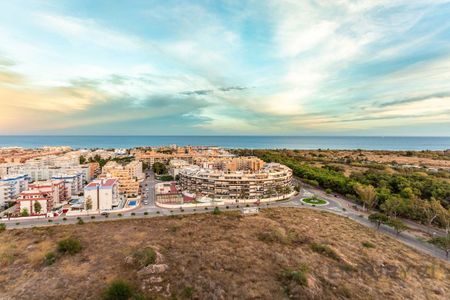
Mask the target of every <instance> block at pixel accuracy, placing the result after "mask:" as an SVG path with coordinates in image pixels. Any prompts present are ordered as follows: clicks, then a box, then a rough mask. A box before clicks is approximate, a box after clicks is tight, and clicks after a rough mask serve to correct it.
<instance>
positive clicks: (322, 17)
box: [0, 0, 450, 136]
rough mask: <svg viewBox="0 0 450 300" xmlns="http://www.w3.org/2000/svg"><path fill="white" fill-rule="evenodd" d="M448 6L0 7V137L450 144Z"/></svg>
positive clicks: (24, 1) (24, 3)
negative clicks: (428, 139) (435, 139)
mask: <svg viewBox="0 0 450 300" xmlns="http://www.w3.org/2000/svg"><path fill="white" fill-rule="evenodd" d="M449 16H450V1H438V0H436V1H435V0H415V1H412V0H398V1H396V0H377V1H371V0H368V1H351V0H330V1H324V0H322V1H306V0H305V1H295V0H292V1H281V0H273V1H261V0H258V1H243V0H240V1H231V0H230V1H212V0H211V1H170V0H163V1H144V0H143V1H136V0H135V1H133V0H128V1H110V0H96V1H91V0H54V1H52V0H41V1H37V0H36V1H33V0H29V1H28V0H15V1H0V134H119V135H122V134H130V135H131V134H135V135H141V134H160V135H164V134H167V135H172V134H174V135H177V134H178V135H185V134H192V135H196V134H199V135H206V134H207V135H215V134H251V135H258V134H269V135H383V136H384V135H408V136H450V17H449Z"/></svg>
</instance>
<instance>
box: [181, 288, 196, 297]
mask: <svg viewBox="0 0 450 300" xmlns="http://www.w3.org/2000/svg"><path fill="white" fill-rule="evenodd" d="M193 296H194V289H193V288H192V287H190V286H187V287H185V288H184V289H183V290H182V291H181V297H182V298H183V299H192V297H193Z"/></svg>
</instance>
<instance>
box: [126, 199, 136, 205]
mask: <svg viewBox="0 0 450 300" xmlns="http://www.w3.org/2000/svg"><path fill="white" fill-rule="evenodd" d="M128 205H129V206H136V201H135V200H133V201H130V202H128Z"/></svg>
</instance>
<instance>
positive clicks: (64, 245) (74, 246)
mask: <svg viewBox="0 0 450 300" xmlns="http://www.w3.org/2000/svg"><path fill="white" fill-rule="evenodd" d="M82 249H83V247H82V246H81V242H80V241H79V240H78V239H76V238H73V237H69V238H67V239H64V240H61V241H59V242H58V252H60V253H63V254H65V253H68V254H70V255H74V254H77V253H78V252H80V251H81V250H82Z"/></svg>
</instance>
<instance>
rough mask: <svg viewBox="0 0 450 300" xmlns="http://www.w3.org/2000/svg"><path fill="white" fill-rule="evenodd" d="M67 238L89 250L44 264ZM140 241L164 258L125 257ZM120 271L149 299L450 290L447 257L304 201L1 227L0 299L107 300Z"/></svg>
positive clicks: (420, 295)
mask: <svg viewBox="0 0 450 300" xmlns="http://www.w3.org/2000/svg"><path fill="white" fill-rule="evenodd" d="M66 237H75V238H78V239H79V240H81V242H82V245H83V250H82V251H81V252H80V253H78V254H75V255H72V256H71V255H58V258H57V260H56V262H55V263H54V264H52V265H50V266H46V265H45V264H44V263H43V259H44V256H45V254H46V253H48V252H49V251H55V253H56V247H57V242H58V241H59V240H61V239H63V238H66ZM313 245H314V246H313ZM318 245H319V246H320V247H319V246H318ZM144 247H152V248H153V249H155V251H157V253H158V258H157V263H158V264H159V265H154V266H150V267H151V270H150V269H146V270H142V269H141V270H140V269H139V267H137V266H135V265H132V264H131V265H130V264H129V263H127V258H129V257H130V256H131V255H133V253H135V252H136V251H137V250H139V249H143V248H144ZM321 247H322V248H326V249H328V250H327V251H323V252H321V251H319V250H320V249H321ZM317 249H319V250H317ZM286 270H289V271H295V270H302V272H303V274H304V275H305V276H306V283H305V282H304V281H303V282H300V281H296V280H295V278H291V277H286V275H285V274H286ZM283 271H285V272H283ZM148 272H156V274H154V273H153V275H152V274H151V275H150V277H149V276H147V275H145V274H146V273H148ZM283 274H284V275H283ZM114 279H123V280H126V281H128V282H130V283H131V284H132V285H134V286H135V288H136V289H137V290H139V291H140V292H141V293H143V294H144V295H146V296H147V297H148V298H149V299H152V298H156V299H165V298H172V299H174V298H176V299H185V298H193V299H289V298H293V299H346V298H351V299H405V298H407V299H446V296H445V295H447V296H448V295H449V294H450V280H449V279H450V266H449V264H448V263H446V262H444V261H440V260H436V259H434V258H432V257H430V256H427V255H424V254H421V253H419V252H417V251H415V250H413V249H410V248H409V247H407V246H405V245H403V244H401V243H398V242H397V241H395V240H393V239H391V238H389V237H387V236H384V235H382V234H379V233H377V232H376V231H375V230H372V229H369V228H365V227H363V226H362V225H359V224H357V223H355V222H353V221H351V220H348V219H346V218H343V217H340V216H336V215H333V214H329V213H325V212H318V211H313V210H308V209H293V208H272V209H267V210H263V211H262V212H261V213H260V214H259V215H253V216H245V217H244V216H241V215H240V214H239V213H237V212H228V213H221V214H219V215H212V214H211V213H208V214H198V215H189V216H183V217H162V218H149V219H136V220H121V221H111V222H101V223H86V224H84V225H58V226H54V227H47V228H33V229H23V230H7V231H5V232H3V233H0V299H101V296H102V292H103V290H104V289H105V287H106V286H107V285H108V283H109V282H111V281H112V280H114ZM447 299H448V298H447Z"/></svg>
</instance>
